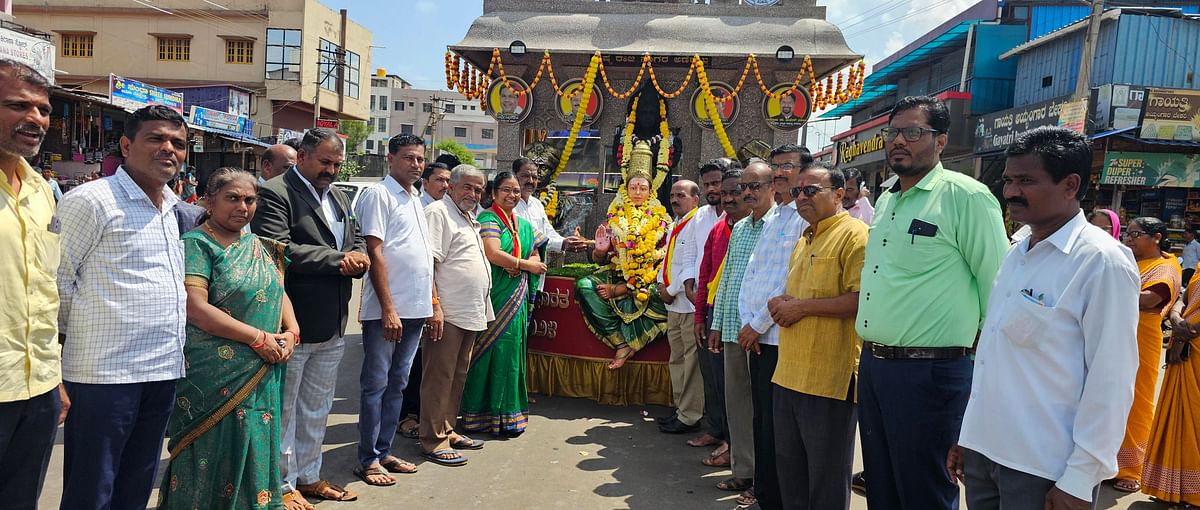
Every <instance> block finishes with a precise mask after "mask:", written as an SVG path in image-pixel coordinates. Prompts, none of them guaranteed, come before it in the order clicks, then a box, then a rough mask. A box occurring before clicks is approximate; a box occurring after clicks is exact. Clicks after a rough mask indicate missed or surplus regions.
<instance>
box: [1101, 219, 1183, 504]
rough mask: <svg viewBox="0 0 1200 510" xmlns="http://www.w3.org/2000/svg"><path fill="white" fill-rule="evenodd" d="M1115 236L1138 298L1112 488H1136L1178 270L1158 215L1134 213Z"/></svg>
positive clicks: (1139, 483) (1147, 435)
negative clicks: (1128, 397) (1132, 364)
mask: <svg viewBox="0 0 1200 510" xmlns="http://www.w3.org/2000/svg"><path fill="white" fill-rule="evenodd" d="M1121 237H1122V239H1123V240H1124V241H1125V245H1126V246H1128V247H1129V249H1130V250H1132V251H1133V256H1134V257H1135V258H1136V259H1137V263H1138V271H1140V272H1141V275H1142V292H1141V296H1140V297H1139V298H1138V306H1139V308H1140V312H1139V313H1138V329H1137V332H1138V333H1137V343H1138V371H1137V380H1136V382H1135V383H1134V388H1133V407H1131V408H1130V409H1129V420H1128V422H1127V423H1126V425H1125V439H1124V441H1122V442H1121V449H1120V450H1118V451H1117V467H1118V469H1119V471H1118V472H1117V479H1116V482H1115V483H1114V484H1113V488H1115V489H1117V490H1119V491H1122V492H1137V491H1138V490H1139V489H1141V482H1142V464H1143V462H1144V461H1145V456H1146V443H1147V441H1149V439H1150V423H1151V420H1152V419H1153V418H1154V388H1155V385H1156V384H1157V383H1158V370H1159V366H1160V364H1161V363H1162V343H1163V337H1162V321H1163V319H1164V318H1166V315H1167V311H1168V310H1170V309H1171V306H1172V305H1174V304H1175V298H1176V297H1178V296H1179V287H1180V285H1181V282H1182V279H1183V275H1182V272H1183V271H1182V269H1180V267H1179V261H1178V260H1176V258H1175V256H1174V255H1171V254H1170V253H1167V251H1166V250H1167V249H1168V248H1169V244H1168V242H1167V240H1166V237H1167V225H1166V224H1165V223H1163V222H1162V220H1160V219H1158V218H1150V217H1142V218H1137V219H1135V220H1133V222H1131V223H1130V224H1129V228H1128V229H1127V230H1126V231H1125V232H1123V233H1122V235H1121Z"/></svg>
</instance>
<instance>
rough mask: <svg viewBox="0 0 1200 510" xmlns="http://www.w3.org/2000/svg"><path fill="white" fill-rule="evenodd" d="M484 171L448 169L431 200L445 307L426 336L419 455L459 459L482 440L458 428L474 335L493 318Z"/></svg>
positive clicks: (437, 282) (453, 462)
mask: <svg viewBox="0 0 1200 510" xmlns="http://www.w3.org/2000/svg"><path fill="white" fill-rule="evenodd" d="M483 187H484V175H483V172H482V171H480V170H479V169H478V168H475V167H474V166H471V165H459V166H457V167H455V168H454V170H453V171H452V172H450V190H449V191H447V192H446V195H445V196H444V197H442V199H441V200H439V201H437V202H434V203H433V204H431V205H430V206H429V207H426V208H425V218H426V220H427V221H428V223H429V245H430V247H431V249H432V250H433V263H434V266H433V281H434V287H435V289H436V290H437V295H438V300H439V301H440V302H441V306H442V309H443V311H444V313H445V318H446V321H445V325H444V326H443V328H442V337H441V338H440V339H438V338H433V337H432V336H430V337H427V338H424V339H422V341H421V343H422V346H421V351H422V352H423V354H422V355H421V363H422V364H423V365H424V366H423V367H422V370H421V372H422V373H421V376H422V379H421V394H422V398H421V425H420V427H421V428H420V430H421V432H420V437H421V456H422V457H424V458H425V459H428V460H430V461H432V462H435V463H438V464H442V465H448V466H457V465H460V464H465V463H466V462H467V459H466V457H463V456H462V454H460V453H458V451H456V448H468V449H471V448H478V447H481V446H482V443H481V442H480V441H473V440H471V438H468V437H466V436H463V435H460V434H458V433H456V432H455V431H454V422H455V419H456V417H457V416H458V411H459V403H460V402H462V393H463V387H464V386H465V385H466V382H467V371H468V370H469V369H470V368H471V353H472V351H473V348H474V345H475V338H476V337H477V336H478V335H479V333H480V332H482V331H484V330H486V329H487V323H488V322H490V321H492V320H494V319H495V318H496V317H495V312H494V310H492V300H491V295H490V292H491V286H492V269H491V266H490V265H488V261H487V258H486V257H485V256H484V254H483V240H482V239H481V238H480V237H479V222H478V221H475V207H477V206H478V205H479V198H480V197H481V196H483Z"/></svg>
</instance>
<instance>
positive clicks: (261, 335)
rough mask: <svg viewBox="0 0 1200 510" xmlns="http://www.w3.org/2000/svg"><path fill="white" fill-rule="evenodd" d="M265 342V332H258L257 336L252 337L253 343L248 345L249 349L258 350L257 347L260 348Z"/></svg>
mask: <svg viewBox="0 0 1200 510" xmlns="http://www.w3.org/2000/svg"><path fill="white" fill-rule="evenodd" d="M266 341H267V332H266V331H262V330H259V332H258V334H257V335H254V343H252V344H250V348H251V349H258V348H259V347H262V346H263V344H264V343H266Z"/></svg>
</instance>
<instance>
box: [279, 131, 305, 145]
mask: <svg viewBox="0 0 1200 510" xmlns="http://www.w3.org/2000/svg"><path fill="white" fill-rule="evenodd" d="M293 138H295V139H297V140H299V139H302V138H304V132H303V131H293V130H291V129H287V128H278V134H276V135H275V139H276V140H279V143H283V142H286V141H288V140H291V139H293Z"/></svg>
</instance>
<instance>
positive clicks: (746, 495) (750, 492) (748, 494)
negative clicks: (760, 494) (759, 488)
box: [737, 489, 758, 507]
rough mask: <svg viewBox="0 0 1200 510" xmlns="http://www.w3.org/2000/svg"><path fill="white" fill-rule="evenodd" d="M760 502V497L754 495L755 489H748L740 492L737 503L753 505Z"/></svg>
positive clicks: (744, 505)
mask: <svg viewBox="0 0 1200 510" xmlns="http://www.w3.org/2000/svg"><path fill="white" fill-rule="evenodd" d="M756 503H758V498H756V497H754V489H746V490H745V491H744V492H742V493H741V494H738V497H737V504H738V505H739V506H743V507H746V506H753V505H755V504H756Z"/></svg>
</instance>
